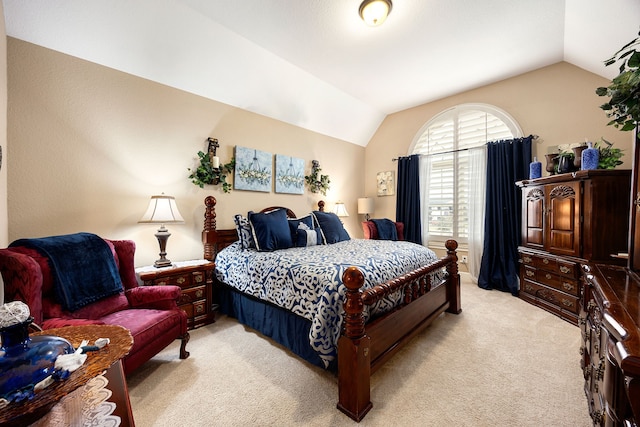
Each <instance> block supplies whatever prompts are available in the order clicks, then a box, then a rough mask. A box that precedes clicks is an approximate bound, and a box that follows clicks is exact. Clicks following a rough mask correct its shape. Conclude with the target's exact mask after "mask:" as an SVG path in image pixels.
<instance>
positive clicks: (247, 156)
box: [233, 145, 273, 193]
mask: <svg viewBox="0 0 640 427" xmlns="http://www.w3.org/2000/svg"><path fill="white" fill-rule="evenodd" d="M235 157H236V167H235V170H234V175H233V188H234V189H236V190H249V191H263V192H267V193H268V192H270V191H271V176H272V174H273V171H272V169H273V167H272V156H271V153H267V152H266V151H260V150H256V149H254V148H246V147H240V146H237V145H236V155H235Z"/></svg>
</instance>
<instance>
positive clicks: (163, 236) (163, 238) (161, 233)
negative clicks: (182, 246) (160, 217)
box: [153, 224, 173, 268]
mask: <svg viewBox="0 0 640 427" xmlns="http://www.w3.org/2000/svg"><path fill="white" fill-rule="evenodd" d="M155 236H156V238H157V239H158V244H159V245H160V253H159V255H160V258H158V259H157V260H156V262H154V263H153V266H154V267H156V268H162V267H171V266H172V265H173V264H171V261H170V260H168V259H167V258H166V255H167V251H166V248H167V240H168V239H169V236H171V233H169V231H167V229H166V227H165V226H164V224H162V227H160V228H159V229H158V232H157V233H156V234H155Z"/></svg>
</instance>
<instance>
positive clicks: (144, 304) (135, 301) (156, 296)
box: [125, 285, 182, 310]
mask: <svg viewBox="0 0 640 427" xmlns="http://www.w3.org/2000/svg"><path fill="white" fill-rule="evenodd" d="M181 294H182V290H181V289H180V286H173V285H168V286H138V287H137V288H132V289H127V290H126V291H125V295H126V296H127V299H128V300H129V305H131V308H155V309H158V310H171V309H173V308H177V307H178V304H177V301H178V298H180V295H181Z"/></svg>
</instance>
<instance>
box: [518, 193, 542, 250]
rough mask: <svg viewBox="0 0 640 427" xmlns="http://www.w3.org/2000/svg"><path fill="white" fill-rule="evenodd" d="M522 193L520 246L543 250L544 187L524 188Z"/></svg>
mask: <svg viewBox="0 0 640 427" xmlns="http://www.w3.org/2000/svg"><path fill="white" fill-rule="evenodd" d="M523 190H524V193H523V195H522V196H523V213H524V218H523V221H522V244H523V245H524V246H528V247H530V248H535V249H543V248H544V187H542V186H536V187H525V188H524V189H523Z"/></svg>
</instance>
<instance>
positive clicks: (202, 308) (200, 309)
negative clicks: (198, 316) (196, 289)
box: [196, 305, 204, 313]
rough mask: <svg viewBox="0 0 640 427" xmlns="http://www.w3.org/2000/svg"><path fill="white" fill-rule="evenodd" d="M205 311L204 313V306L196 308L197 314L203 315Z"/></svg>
mask: <svg viewBox="0 0 640 427" xmlns="http://www.w3.org/2000/svg"><path fill="white" fill-rule="evenodd" d="M203 311H204V306H202V305H198V306H196V312H197V313H202V312H203Z"/></svg>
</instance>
